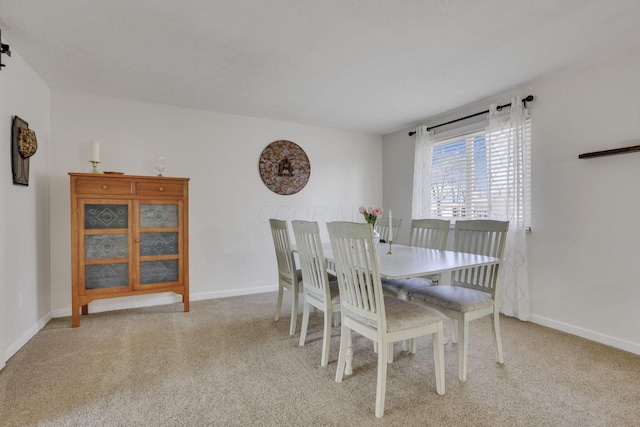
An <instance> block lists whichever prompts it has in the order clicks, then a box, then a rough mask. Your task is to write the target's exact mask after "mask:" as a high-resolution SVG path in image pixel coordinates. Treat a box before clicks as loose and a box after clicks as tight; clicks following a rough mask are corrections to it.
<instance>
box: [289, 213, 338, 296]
mask: <svg viewBox="0 0 640 427" xmlns="http://www.w3.org/2000/svg"><path fill="white" fill-rule="evenodd" d="M291 225H292V227H293V234H294V236H295V239H296V249H297V251H298V259H299V260H300V269H301V270H302V284H303V286H304V287H305V288H306V289H307V291H310V292H312V293H316V294H319V295H321V296H323V297H324V300H325V301H330V289H329V275H328V274H327V261H326V259H325V257H324V251H323V250H322V241H321V239H320V228H319V227H318V223H317V222H309V221H292V222H291Z"/></svg>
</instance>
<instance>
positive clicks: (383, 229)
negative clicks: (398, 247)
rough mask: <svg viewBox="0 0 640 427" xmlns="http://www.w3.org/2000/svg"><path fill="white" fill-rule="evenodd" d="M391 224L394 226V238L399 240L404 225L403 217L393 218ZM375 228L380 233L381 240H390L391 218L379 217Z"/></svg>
mask: <svg viewBox="0 0 640 427" xmlns="http://www.w3.org/2000/svg"><path fill="white" fill-rule="evenodd" d="M391 224H392V227H393V235H394V236H395V237H394V240H398V238H397V236H398V235H399V234H398V233H399V232H400V226H401V225H402V218H391ZM374 228H375V230H376V231H377V232H378V234H379V235H380V240H384V241H385V242H387V241H388V240H389V218H382V217H381V218H378V219H377V220H376V225H375V227H374Z"/></svg>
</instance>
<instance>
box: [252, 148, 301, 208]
mask: <svg viewBox="0 0 640 427" xmlns="http://www.w3.org/2000/svg"><path fill="white" fill-rule="evenodd" d="M259 170H260V177H261V178H262V182H264V185H266V186H267V188H268V189H269V190H271V191H273V192H274V193H278V194H282V195H285V196H286V195H289V194H295V193H297V192H298V191H300V190H302V189H303V188H304V186H305V185H307V182H308V181H309V175H311V164H310V163H309V158H308V157H307V153H305V152H304V150H303V149H302V148H300V146H299V145H298V144H296V143H293V142H291V141H287V140H284V139H281V140H279V141H274V142H272V143H271V144H269V145H267V148H265V149H264V150H263V151H262V155H261V156H260V163H259Z"/></svg>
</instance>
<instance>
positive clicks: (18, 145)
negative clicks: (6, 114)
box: [11, 116, 38, 185]
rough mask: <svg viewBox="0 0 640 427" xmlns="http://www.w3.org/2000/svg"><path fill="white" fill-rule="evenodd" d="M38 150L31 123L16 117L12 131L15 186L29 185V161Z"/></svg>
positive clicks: (12, 160) (12, 163) (12, 162)
mask: <svg viewBox="0 0 640 427" xmlns="http://www.w3.org/2000/svg"><path fill="white" fill-rule="evenodd" d="M37 149H38V141H37V140H36V133H35V132H34V131H32V130H31V129H29V123H27V122H25V121H24V120H22V119H21V118H20V117H18V116H14V117H13V126H12V129H11V167H12V170H13V183H14V184H15V185H29V159H30V158H31V156H33V155H34V154H35V153H36V151H37Z"/></svg>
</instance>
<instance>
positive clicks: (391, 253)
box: [387, 240, 393, 255]
mask: <svg viewBox="0 0 640 427" xmlns="http://www.w3.org/2000/svg"><path fill="white" fill-rule="evenodd" d="M392 244H393V241H391V240H389V251H388V252H387V255H393V252H392V251H391V245H392Z"/></svg>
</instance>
